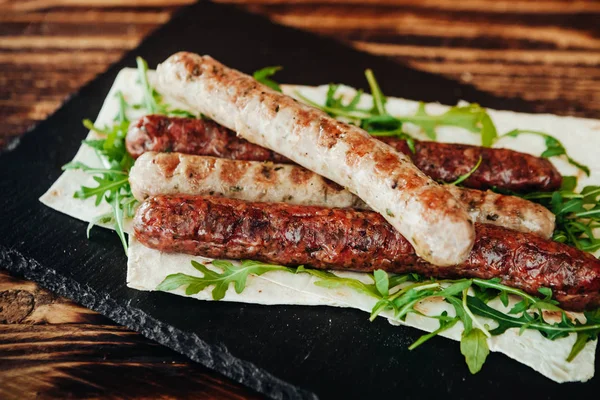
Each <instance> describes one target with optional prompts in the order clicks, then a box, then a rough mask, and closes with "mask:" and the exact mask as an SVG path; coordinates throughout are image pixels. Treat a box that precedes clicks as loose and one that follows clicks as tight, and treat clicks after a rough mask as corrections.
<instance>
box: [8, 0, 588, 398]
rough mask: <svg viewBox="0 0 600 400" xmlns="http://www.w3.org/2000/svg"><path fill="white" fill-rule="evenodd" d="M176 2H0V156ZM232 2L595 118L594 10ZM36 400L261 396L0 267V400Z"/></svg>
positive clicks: (561, 2)
mask: <svg viewBox="0 0 600 400" xmlns="http://www.w3.org/2000/svg"><path fill="white" fill-rule="evenodd" d="M225 1H227V0H225ZM189 2H190V0H172V1H168V0H130V1H127V2H125V1H124V2H121V1H118V0H8V1H7V0H0V117H1V118H2V125H0V147H4V148H6V147H8V148H10V147H12V146H15V145H17V144H18V137H19V135H20V134H22V133H23V132H24V131H25V130H26V129H28V128H29V127H31V126H33V125H35V124H36V122H37V121H40V120H42V119H44V118H45V117H46V116H47V115H48V114H50V113H52V112H53V111H54V110H55V109H57V108H58V107H59V106H60V105H61V103H62V102H63V101H64V99H65V98H66V97H67V96H69V95H70V94H72V93H74V92H75V91H77V89H78V88H79V87H80V86H82V85H83V84H84V83H86V82H88V81H89V80H91V79H93V78H94V76H96V75H97V74H98V73H100V72H102V71H103V70H105V69H106V68H107V67H108V65H110V64H111V63H112V62H114V61H116V60H118V59H119V58H120V57H121V55H122V54H123V53H124V52H126V51H127V50H129V49H132V48H134V47H135V46H136V45H137V44H138V43H139V41H140V40H141V39H142V38H143V37H144V36H145V35H147V34H148V33H149V32H150V31H152V30H153V29H154V28H156V27H157V26H159V25H161V24H163V23H165V22H166V21H168V20H169V18H170V15H171V14H172V13H173V12H174V11H175V10H176V9H177V8H178V7H179V6H181V5H184V4H186V3H189ZM231 2H235V3H239V4H240V6H241V7H244V8H246V9H248V10H249V11H251V12H255V13H260V14H265V15H268V16H269V17H270V18H271V19H272V20H274V21H276V22H279V23H282V24H286V25H291V26H295V27H298V28H301V29H307V30H310V31H314V32H316V33H318V34H322V35H327V36H333V37H335V38H337V39H340V40H343V41H345V42H347V43H349V44H350V45H352V46H355V47H357V48H359V49H362V50H365V51H369V52H372V53H376V54H380V55H385V56H389V57H392V58H394V59H396V60H397V61H398V62H402V63H408V64H410V65H411V66H413V67H415V68H418V69H423V70H427V71H431V72H434V73H439V74H442V75H445V76H448V77H450V78H452V79H457V80H461V81H464V82H467V83H470V84H473V85H475V86H477V87H478V88H480V89H483V90H486V91H490V92H493V93H496V94H499V95H503V96H514V97H520V98H524V99H527V100H532V101H536V102H537V104H538V106H537V107H538V109H539V110H540V111H547V112H553V113H557V114H563V115H577V116H586V117H592V118H598V117H600V1H569V0H544V1H536V0H514V1H507V0H463V1H455V0H424V1H419V0H396V1H386V0H370V1H369V0H345V1H333V0H322V1H318V0H296V1H293V2H286V1H283V0H237V1H235V0H233V1H231ZM121 3H123V4H127V5H126V6H123V4H121ZM399 79H401V77H399ZM1 267H2V266H1V265H0V268H1ZM35 395H40V396H42V397H67V396H72V397H98V396H102V397H107V396H111V397H159V396H160V397H178V398H179V397H204V398H228V399H231V398H258V397H260V396H258V395H256V394H254V393H252V392H250V391H249V390H247V389H245V388H243V387H241V386H239V385H237V384H235V383H232V382H231V381H230V380H228V379H227V378H224V377H222V376H220V375H218V374H216V373H213V372H211V371H208V370H207V369H205V368H203V367H201V366H199V365H196V364H194V363H191V362H188V361H186V359H185V358H184V357H182V356H179V355H177V354H175V353H174V352H172V351H170V350H168V349H166V348H164V347H162V346H160V345H157V344H155V343H153V342H151V341H149V340H147V339H145V338H143V337H142V336H140V335H139V334H137V333H135V332H132V331H130V330H128V329H126V328H123V327H120V326H117V325H115V324H113V323H112V322H111V321H109V320H108V319H106V318H104V317H102V316H101V315H99V314H96V313H94V312H92V311H90V310H87V309H85V308H82V307H80V306H77V305H76V304H74V303H72V302H70V301H68V300H66V299H63V298H60V297H57V296H54V295H52V294H51V293H48V292H47V291H45V290H43V289H40V288H39V287H38V286H37V285H36V284H34V283H32V282H26V281H23V280H19V279H15V278H13V277H11V276H9V275H8V274H7V273H5V272H2V271H0V398H4V399H6V398H23V397H32V396H35Z"/></svg>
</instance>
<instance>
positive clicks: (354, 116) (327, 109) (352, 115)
mask: <svg viewBox="0 0 600 400" xmlns="http://www.w3.org/2000/svg"><path fill="white" fill-rule="evenodd" d="M294 94H295V95H296V96H297V97H298V98H299V99H300V100H302V101H304V102H305V103H307V104H308V105H310V106H313V107H315V108H318V109H321V110H323V111H325V112H326V113H329V114H333V115H337V116H339V117H345V118H350V119H354V120H360V119H363V118H368V117H369V114H368V113H366V112H365V113H363V114H362V115H360V114H355V113H351V112H346V111H342V110H339V109H337V108H331V107H327V106H322V105H320V104H318V103H316V102H314V101H312V100H311V99H309V98H308V97H306V96H304V95H303V94H302V93H300V92H299V91H295V92H294Z"/></svg>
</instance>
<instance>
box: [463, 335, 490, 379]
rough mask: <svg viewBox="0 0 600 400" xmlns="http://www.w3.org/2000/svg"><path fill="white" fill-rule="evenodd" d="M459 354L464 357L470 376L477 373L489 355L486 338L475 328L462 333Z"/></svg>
mask: <svg viewBox="0 0 600 400" xmlns="http://www.w3.org/2000/svg"><path fill="white" fill-rule="evenodd" d="M460 352H461V353H462V355H463V356H465V361H466V362H467V366H468V367H469V371H470V372H471V373H472V374H476V373H478V372H479V371H480V370H481V367H483V364H484V363H485V359H486V358H487V356H488V354H490V349H489V347H488V344H487V337H486V336H485V334H484V333H483V332H482V331H481V330H479V329H477V328H475V329H471V331H469V332H467V331H463V333H462V337H461V339H460Z"/></svg>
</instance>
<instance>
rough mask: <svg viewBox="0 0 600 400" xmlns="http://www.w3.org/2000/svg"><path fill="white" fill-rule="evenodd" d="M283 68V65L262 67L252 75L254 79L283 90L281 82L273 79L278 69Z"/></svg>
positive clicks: (279, 90) (278, 90)
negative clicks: (280, 85)
mask: <svg viewBox="0 0 600 400" xmlns="http://www.w3.org/2000/svg"><path fill="white" fill-rule="evenodd" d="M282 68H283V67H281V66H272V67H264V68H262V69H259V70H258V71H255V72H254V74H253V75H252V76H253V77H254V79H256V80H257V81H258V82H260V83H262V84H263V85H265V86H268V87H270V88H271V89H273V90H275V91H277V92H281V88H280V87H279V84H278V83H277V82H275V81H274V80H272V79H271V77H272V76H273V75H275V74H276V73H277V71H280V70H281V69H282Z"/></svg>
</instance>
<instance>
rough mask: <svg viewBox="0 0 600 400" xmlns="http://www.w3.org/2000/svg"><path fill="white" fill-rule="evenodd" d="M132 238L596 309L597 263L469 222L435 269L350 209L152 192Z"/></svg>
mask: <svg viewBox="0 0 600 400" xmlns="http://www.w3.org/2000/svg"><path fill="white" fill-rule="evenodd" d="M134 232H135V237H136V238H137V239H138V240H139V241H140V242H141V243H142V244H144V245H146V246H148V247H151V248H154V249H157V250H161V251H165V252H176V253H187V254H193V255H202V256H206V257H211V258H220V259H223V258H225V259H253V260H259V261H263V262H268V263H275V264H283V265H310V266H312V267H314V268H319V269H334V270H336V269H337V270H352V271H362V272H367V271H373V270H375V269H383V270H385V271H388V272H394V273H403V272H417V273H420V274H423V275H425V276H432V277H436V278H458V277H477V278H483V279H491V278H496V277H498V278H501V280H502V283H503V284H506V285H508V286H512V287H516V288H520V289H522V290H524V291H526V292H528V293H530V294H532V295H539V293H538V289H539V288H541V287H548V288H551V289H552V290H553V293H554V297H555V298H556V300H558V301H559V302H560V303H561V304H562V306H563V307H565V308H567V309H571V310H582V309H585V308H588V309H590V308H597V307H599V306H600V293H599V291H600V260H597V259H596V258H595V257H593V256H592V255H590V254H587V253H584V252H582V251H579V250H577V249H575V248H572V247H570V246H567V245H564V244H561V243H556V242H553V241H550V240H545V239H542V238H539V237H537V236H535V235H531V234H526V233H520V232H516V231H511V230H507V229H505V228H501V227H497V226H486V225H479V224H478V225H476V233H477V235H476V240H475V245H474V247H473V250H472V251H471V253H470V254H469V256H468V258H467V260H466V261H465V262H463V263H462V264H460V265H457V266H453V267H442V268H439V267H435V266H433V265H431V264H429V263H427V262H425V261H423V260H422V259H420V258H419V257H418V256H417V255H416V254H415V252H414V249H413V248H412V246H411V245H410V244H409V242H408V241H407V240H406V239H405V238H403V237H402V236H401V235H400V234H399V233H398V232H397V231H396V230H395V229H393V228H392V226H391V225H389V224H388V223H387V222H386V221H385V220H384V219H383V218H382V217H381V216H380V215H379V214H378V213H375V212H370V211H358V210H352V209H331V208H324V207H315V206H296V205H289V204H285V203H249V202H244V201H240V200H232V199H223V198H211V197H191V196H157V197H153V198H150V199H148V200H147V201H145V202H144V203H142V205H141V206H140V208H139V209H138V211H137V214H136V217H135V220H134Z"/></svg>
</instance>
